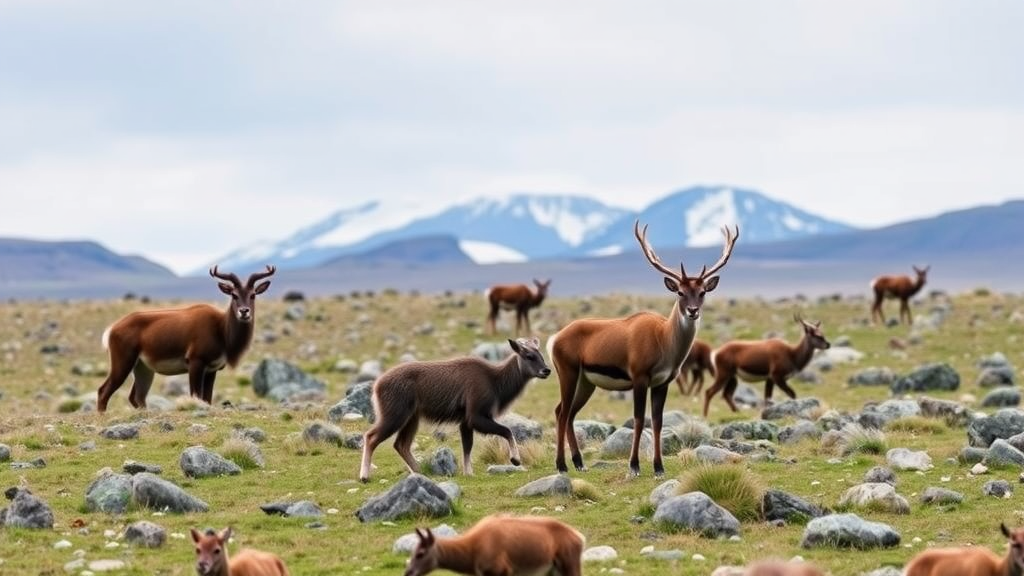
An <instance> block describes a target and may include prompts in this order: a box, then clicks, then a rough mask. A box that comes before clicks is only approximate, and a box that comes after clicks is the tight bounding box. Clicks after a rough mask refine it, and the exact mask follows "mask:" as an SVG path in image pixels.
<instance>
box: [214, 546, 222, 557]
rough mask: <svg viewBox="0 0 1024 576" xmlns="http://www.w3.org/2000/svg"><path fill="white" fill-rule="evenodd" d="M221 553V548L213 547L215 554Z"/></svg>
mask: <svg viewBox="0 0 1024 576" xmlns="http://www.w3.org/2000/svg"><path fill="white" fill-rule="evenodd" d="M219 554H220V548H214V549H213V555H214V556H217V555H219Z"/></svg>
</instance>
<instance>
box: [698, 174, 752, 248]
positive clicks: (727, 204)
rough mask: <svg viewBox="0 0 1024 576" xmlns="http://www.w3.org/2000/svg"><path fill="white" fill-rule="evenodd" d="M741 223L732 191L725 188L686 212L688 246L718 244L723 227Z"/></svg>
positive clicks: (701, 200) (705, 197) (707, 196)
mask: <svg viewBox="0 0 1024 576" xmlns="http://www.w3.org/2000/svg"><path fill="white" fill-rule="evenodd" d="M739 221H740V218H739V211H738V210H737V209H736V200H735V198H733V191H732V189H730V188H724V189H722V190H719V191H718V192H713V193H711V194H707V195H705V196H704V198H701V199H700V200H698V201H697V202H695V203H694V204H693V207H692V208H690V209H689V210H688V211H687V212H686V245H687V246H712V245H715V244H718V243H720V242H721V239H722V226H723V225H724V224H725V223H734V222H739Z"/></svg>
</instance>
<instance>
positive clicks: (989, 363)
mask: <svg viewBox="0 0 1024 576" xmlns="http://www.w3.org/2000/svg"><path fill="white" fill-rule="evenodd" d="M1007 366H1010V361H1009V360H1007V358H1006V355H1005V354H1003V353H1002V352H993V353H992V355H991V356H983V357H982V358H981V360H978V368H982V369H985V368H1004V367H1007Z"/></svg>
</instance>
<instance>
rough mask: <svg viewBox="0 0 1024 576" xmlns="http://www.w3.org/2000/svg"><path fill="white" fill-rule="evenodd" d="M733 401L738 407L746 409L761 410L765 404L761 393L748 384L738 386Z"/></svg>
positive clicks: (741, 383) (743, 383)
mask: <svg viewBox="0 0 1024 576" xmlns="http://www.w3.org/2000/svg"><path fill="white" fill-rule="evenodd" d="M732 401H733V402H735V403H736V405H737V406H741V407H745V408H761V405H762V404H763V402H762V400H761V393H760V392H758V391H757V389H755V388H754V387H753V386H751V385H750V384H747V383H746V382H740V383H739V385H738V386H736V393H735V394H733V397H732Z"/></svg>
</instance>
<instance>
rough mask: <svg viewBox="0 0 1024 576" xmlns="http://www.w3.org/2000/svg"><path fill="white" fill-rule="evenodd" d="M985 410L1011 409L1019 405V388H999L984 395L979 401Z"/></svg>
mask: <svg viewBox="0 0 1024 576" xmlns="http://www.w3.org/2000/svg"><path fill="white" fill-rule="evenodd" d="M981 405H982V406H983V407H985V408H1012V407H1013V406H1019V405H1020V388H1016V387H1013V388H1011V387H1006V386H1004V387H1001V388H996V389H995V390H993V391H991V392H989V393H988V394H985V397H984V398H982V399H981Z"/></svg>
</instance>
